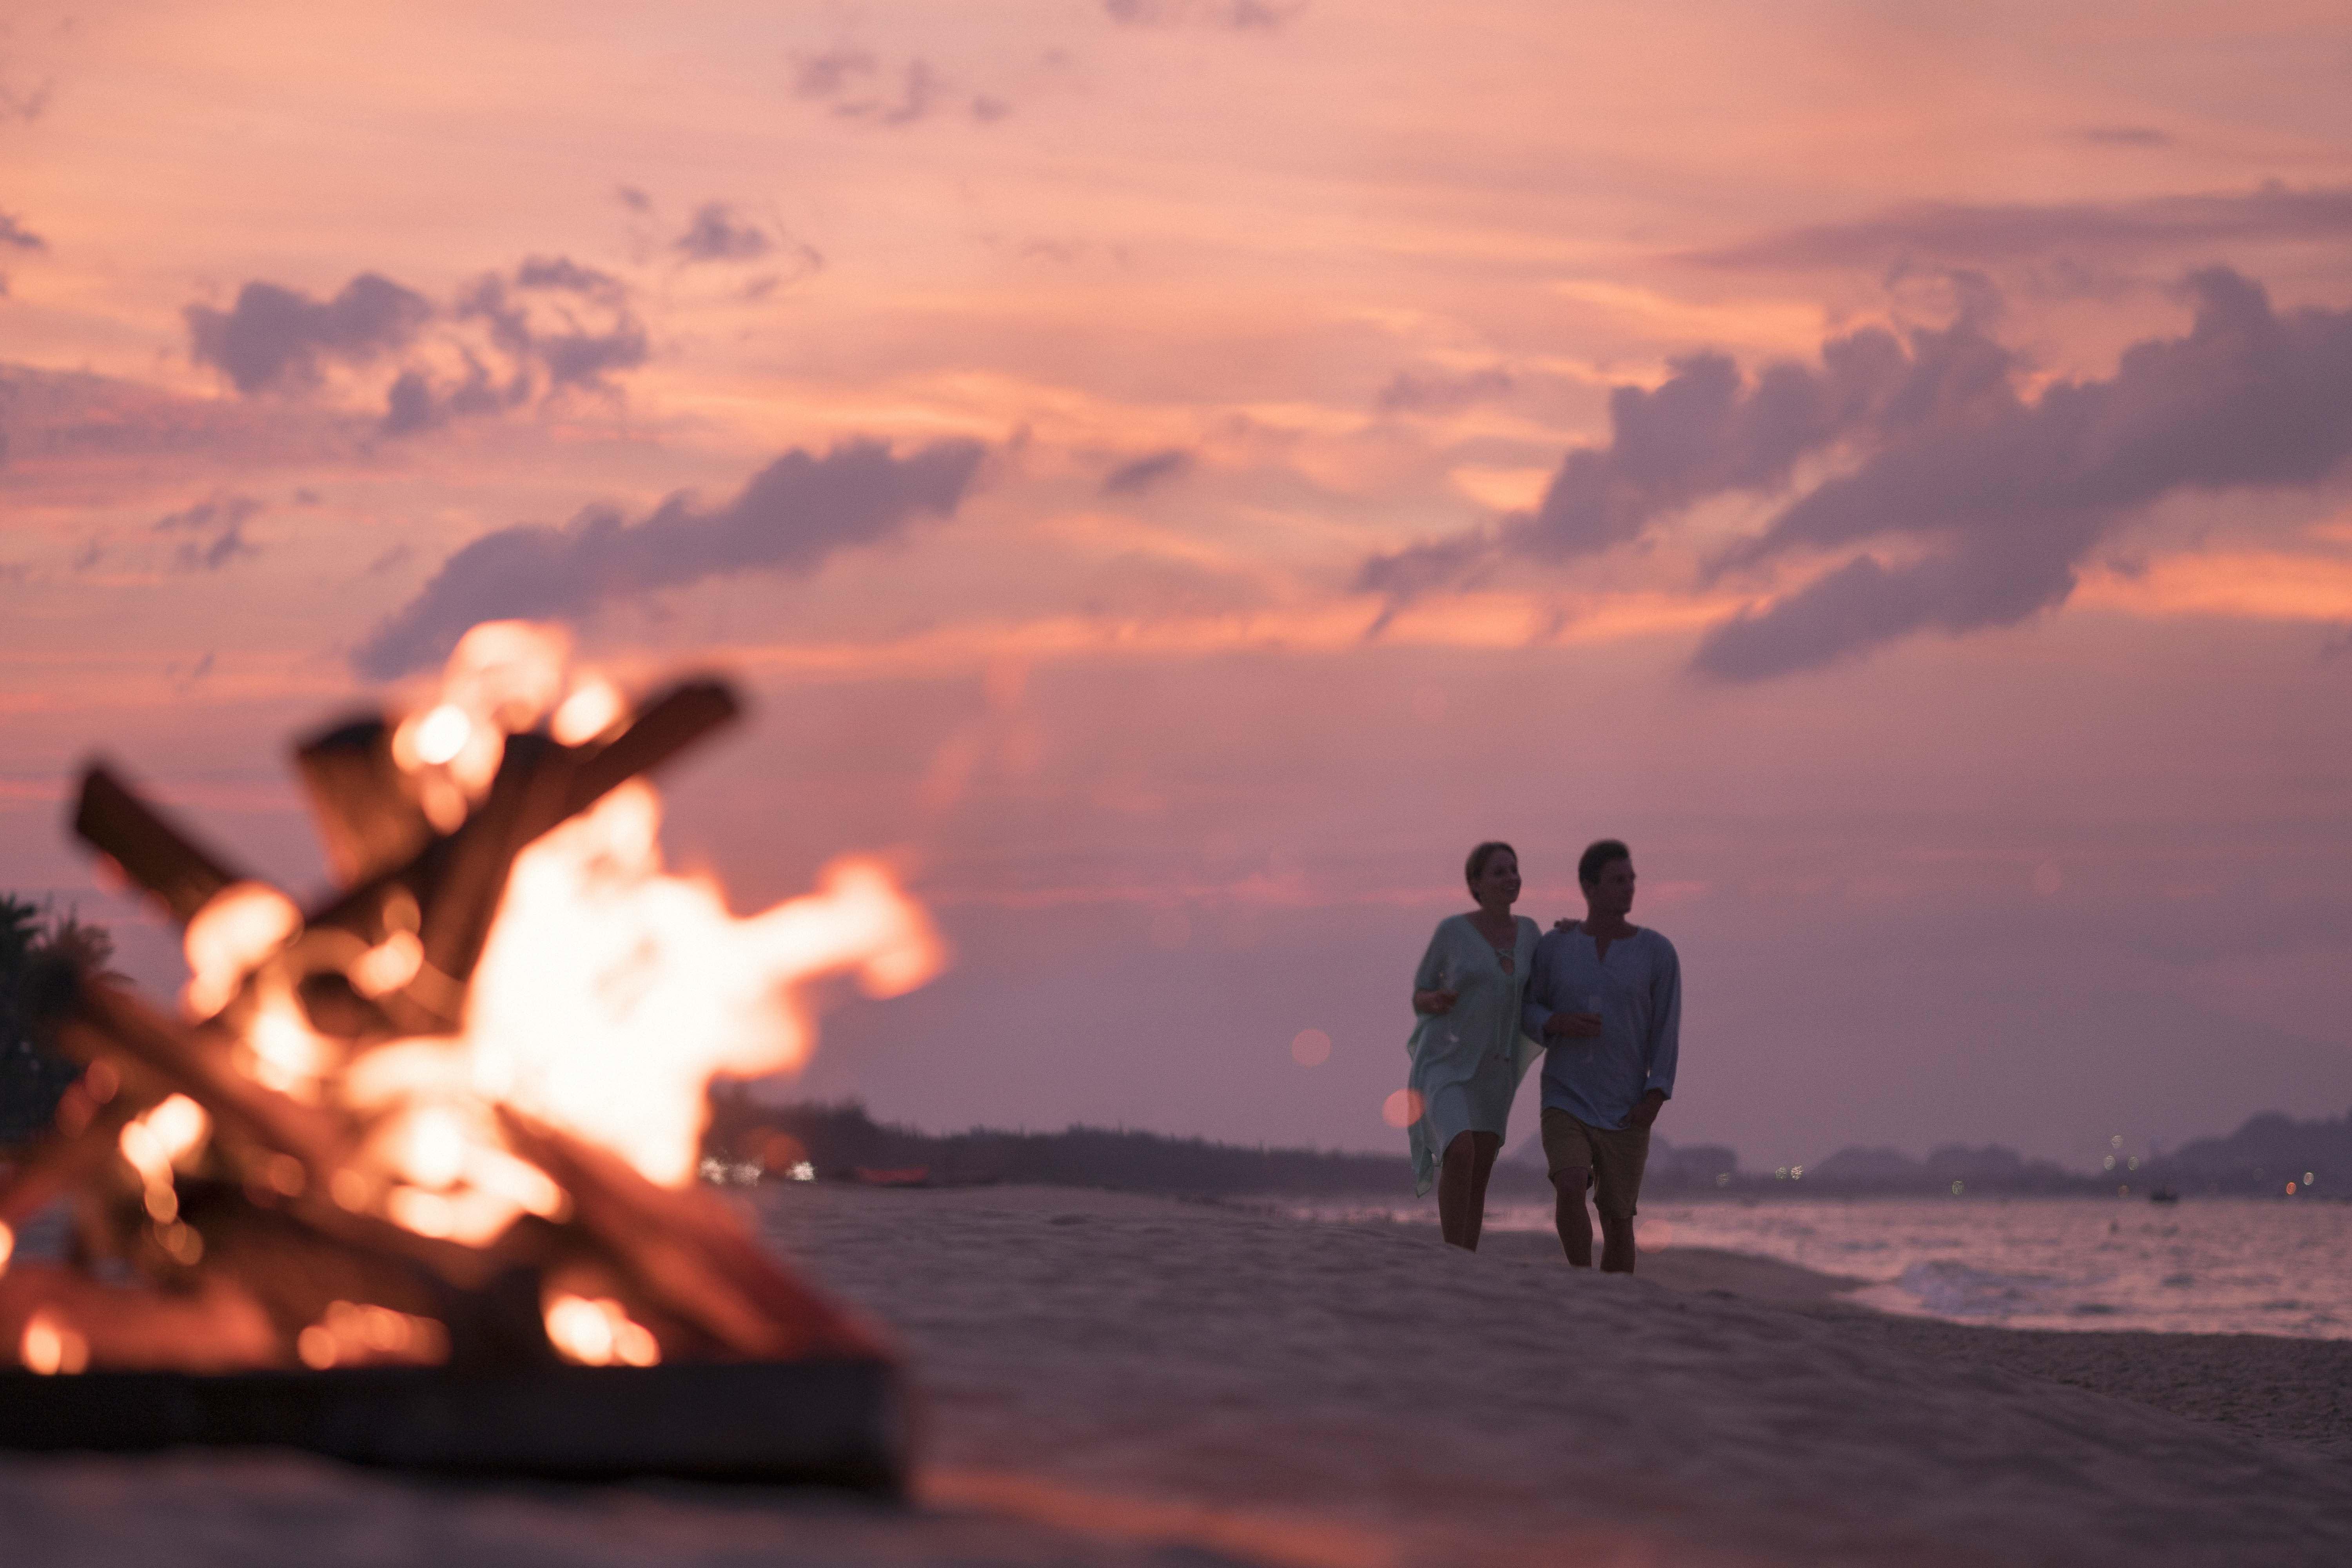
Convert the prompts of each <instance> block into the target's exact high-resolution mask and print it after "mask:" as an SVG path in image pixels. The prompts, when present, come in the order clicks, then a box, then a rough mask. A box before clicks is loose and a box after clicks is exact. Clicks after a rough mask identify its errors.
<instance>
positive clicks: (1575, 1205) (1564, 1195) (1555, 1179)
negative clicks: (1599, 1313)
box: [1551, 1166, 1592, 1268]
mask: <svg viewBox="0 0 2352 1568" xmlns="http://www.w3.org/2000/svg"><path fill="white" fill-rule="evenodd" d="M1551 1184H1552V1191H1553V1193H1554V1194H1555V1195H1556V1196H1557V1198H1558V1200H1559V1201H1558V1204H1557V1205H1556V1207H1555V1210H1554V1219H1555V1221H1556V1223H1557V1224H1558V1225H1559V1245H1560V1248H1561V1250H1562V1251H1564V1252H1566V1253H1567V1254H1568V1260H1569V1262H1570V1263H1572V1264H1574V1265H1575V1266H1576V1267H1577V1268H1591V1267H1592V1216H1591V1215H1589V1214H1586V1213H1585V1212H1584V1190H1585V1188H1587V1187H1589V1186H1591V1184H1592V1173H1591V1172H1590V1171H1588V1170H1585V1169H1583V1168H1582V1167H1581V1166H1579V1167H1577V1168H1576V1169H1574V1170H1568V1171H1555V1172H1553V1173H1552V1178H1551Z"/></svg>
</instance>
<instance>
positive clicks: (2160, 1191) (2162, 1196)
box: [2147, 1187, 2180, 1204]
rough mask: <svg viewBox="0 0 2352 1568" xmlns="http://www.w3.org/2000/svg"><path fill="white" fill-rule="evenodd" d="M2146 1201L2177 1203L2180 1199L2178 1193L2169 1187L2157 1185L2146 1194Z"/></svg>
mask: <svg viewBox="0 0 2352 1568" xmlns="http://www.w3.org/2000/svg"><path fill="white" fill-rule="evenodd" d="M2147 1201H2148V1202H2150V1203H2152V1204H2177V1203H2179V1201H2180V1194H2179V1193H2176V1192H2174V1191H2173V1190H2172V1189H2171V1188H2170V1187H2158V1188H2157V1189H2156V1190H2155V1191H2154V1192H2151V1193H2149V1194H2147Z"/></svg>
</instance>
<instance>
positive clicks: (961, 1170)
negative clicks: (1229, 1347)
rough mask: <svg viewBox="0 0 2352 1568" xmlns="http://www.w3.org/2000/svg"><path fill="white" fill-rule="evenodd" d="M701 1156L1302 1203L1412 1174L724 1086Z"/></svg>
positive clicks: (946, 1181)
mask: <svg viewBox="0 0 2352 1568" xmlns="http://www.w3.org/2000/svg"><path fill="white" fill-rule="evenodd" d="M779 1134H781V1135H782V1137H784V1138H786V1139H789V1140H791V1144H790V1146H785V1145H781V1144H778V1143H776V1142H774V1140H775V1139H776V1138H777V1136H778V1135H779ZM1399 1142H1400V1144H1402V1140H1400V1141H1399ZM704 1147H705V1149H706V1151H708V1152H709V1153H711V1154H712V1155H714V1156H716V1157H718V1158H721V1159H729V1160H750V1161H758V1162H761V1163H765V1164H766V1165H768V1166H769V1167H770V1168H771V1169H772V1170H776V1169H778V1167H780V1166H782V1165H783V1164H785V1163H788V1162H789V1161H790V1160H792V1159H795V1158H797V1159H805V1160H806V1161H807V1162H808V1163H810V1164H811V1165H812V1166H814V1168H815V1172H816V1174H817V1175H818V1176H820V1177H822V1178H825V1179H828V1180H834V1179H841V1178H845V1177H849V1176H851V1175H853V1174H854V1173H856V1172H857V1171H858V1170H860V1169H861V1168H862V1169H865V1170H867V1171H897V1172H911V1171H913V1170H915V1169H917V1168H920V1169H922V1170H923V1171H924V1172H925V1173H926V1179H927V1180H929V1181H930V1182H932V1183H936V1184H941V1185H950V1186H966V1185H976V1184H989V1183H997V1182H1023V1183H1037V1184H1046V1185H1053V1186H1081V1187H1110V1188H1118V1189H1123V1190H1127V1191H1131V1192H1150V1193H1163V1194H1165V1193H1173V1194H1189V1195H1200V1196H1220V1195H1223V1194H1234V1193H1258V1192H1278V1193H1288V1194H1300V1195H1304V1196H1310V1197H1311V1196H1316V1195H1318V1194H1328V1195H1346V1196H1349V1197H1396V1198H1410V1197H1411V1196H1412V1166H1411V1165H1410V1164H1409V1163H1407V1162H1406V1160H1405V1158H1404V1152H1403V1150H1402V1147H1400V1148H1399V1150H1398V1152H1396V1153H1393V1154H1341V1153H1327V1152H1321V1151H1318V1150H1314V1149H1250V1148H1241V1147H1236V1146H1235V1145H1233V1144H1230V1143H1212V1142H1208V1141H1207V1140H1205V1139H1201V1138H1171V1137H1169V1136H1167V1135H1166V1134H1164V1133H1159V1132H1138V1131H1121V1130H1114V1129H1110V1128H1102V1127H1071V1128H1068V1129H1066V1130H1065V1131H1060V1132H1003V1131H992V1130H989V1129H986V1128H975V1129H973V1130H972V1131H969V1132H951V1133H947V1134H944V1135H935V1134H932V1133H927V1132H918V1131H913V1130H912V1129H910V1128H905V1127H894V1126H890V1125H888V1124H887V1123H884V1122H878V1121H875V1120H874V1119H873V1118H872V1117H871V1116H869V1115H867V1114H866V1107H865V1106H864V1105H862V1104H860V1103H858V1102H857V1101H856V1100H847V1101H845V1102H843V1103H841V1104H838V1105H814V1104H803V1105H785V1106H776V1105H768V1104H763V1103H761V1102H760V1101H757V1100H753V1099H751V1096H750V1095H749V1094H747V1093H745V1092H744V1091H743V1090H742V1089H740V1087H737V1086H725V1087H723V1088H721V1089H719V1091H718V1092H716V1093H714V1095H713V1096H712V1101H711V1121H710V1131H709V1134H708V1135H707V1136H706V1137H705V1139H704ZM778 1173H781V1171H780V1170H779V1171H778Z"/></svg>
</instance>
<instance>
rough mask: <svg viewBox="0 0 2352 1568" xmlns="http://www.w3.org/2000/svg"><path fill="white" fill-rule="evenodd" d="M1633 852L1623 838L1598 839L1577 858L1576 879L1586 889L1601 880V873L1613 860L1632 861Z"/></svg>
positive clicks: (1587, 846)
mask: <svg viewBox="0 0 2352 1568" xmlns="http://www.w3.org/2000/svg"><path fill="white" fill-rule="evenodd" d="M1632 858H1633V851H1632V850H1631V849H1628V848H1626V847H1625V841H1624V840H1623V839H1622V838H1596V839H1594V840H1593V841H1592V842H1591V843H1590V844H1588V845H1586V846H1585V847H1584V853H1583V854H1581V855H1580V856H1578V857H1577V858H1576V879H1577V880H1578V881H1579V882H1580V883H1582V884H1583V885H1584V886H1586V887H1588V888H1589V887H1591V886H1592V884H1593V883H1595V882H1598V881H1599V880H1601V872H1602V871H1604V870H1606V869H1608V868H1609V862H1611V861H1612V860H1631V859H1632Z"/></svg>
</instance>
